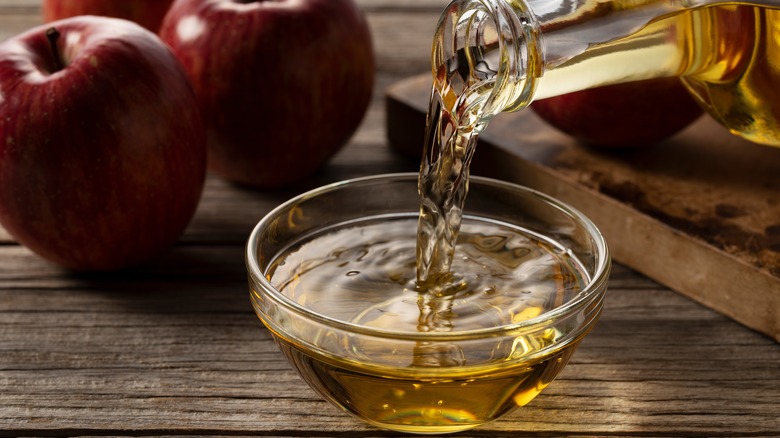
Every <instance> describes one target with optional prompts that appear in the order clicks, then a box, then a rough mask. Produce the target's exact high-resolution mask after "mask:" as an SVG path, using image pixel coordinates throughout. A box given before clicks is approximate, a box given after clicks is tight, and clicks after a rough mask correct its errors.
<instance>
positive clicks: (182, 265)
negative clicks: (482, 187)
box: [0, 0, 780, 437]
mask: <svg viewBox="0 0 780 438" xmlns="http://www.w3.org/2000/svg"><path fill="white" fill-rule="evenodd" d="M359 3H360V4H361V5H362V6H363V7H364V8H365V10H366V13H367V15H368V18H369V21H370V24H371V26H372V30H373V32H374V38H375V47H376V51H377V55H378V59H377V66H378V70H379V71H378V77H377V83H376V92H375V96H374V100H373V102H372V105H371V108H370V110H369V112H368V114H367V116H366V118H365V121H364V123H363V125H362V127H361V128H360V130H359V131H358V132H357V134H356V135H355V136H354V137H353V138H352V139H351V141H350V142H349V144H348V145H347V146H346V147H345V148H344V149H343V151H342V152H341V153H339V154H338V155H337V156H336V157H335V158H334V159H333V160H332V161H331V162H330V163H329V165H328V166H327V168H326V169H324V170H323V171H322V172H321V173H320V174H318V175H317V176H316V177H315V178H312V179H310V180H307V181H306V182H304V183H302V184H299V185H298V186H296V187H293V188H290V189H288V190H284V191H275V192H259V191H250V190H245V189H241V188H238V187H235V186H232V185H230V184H227V183H225V182H223V181H221V180H219V179H217V178H214V177H210V178H209V179H208V181H207V185H206V190H205V193H204V195H203V200H202V202H201V204H200V207H199V210H198V211H197V214H196V216H195V218H194V220H193V221H192V224H191V226H190V227H189V228H188V229H187V231H186V233H185V234H184V236H182V238H181V241H180V242H179V243H178V244H177V245H176V246H175V247H174V248H172V249H171V250H170V251H168V252H166V253H164V254H162V255H161V256H160V257H159V258H157V259H155V260H153V261H151V262H150V263H149V264H147V265H145V266H143V267H140V268H138V269H134V270H130V271H127V272H121V273H113V274H100V275H75V274H72V273H69V272H66V271H64V270H62V269H60V268H58V267H55V266H53V265H51V264H49V263H46V262H44V261H42V260H40V259H39V258H37V257H36V256H35V255H33V254H32V253H30V252H29V251H28V250H27V249H25V248H23V247H21V246H19V245H17V244H16V243H15V242H14V241H13V240H12V239H11V238H10V237H9V236H8V235H7V234H6V233H4V232H2V231H0V436H19V435H26V436H30V435H34V436H41V435H44V436H71V435H125V436H149V435H259V436H275V437H315V436H316V437H366V436H395V435H397V434H394V433H390V432H385V431H380V430H376V429H373V428H371V427H368V426H366V425H364V424H362V423H361V422H359V421H357V420H354V419H352V418H350V417H349V416H347V415H346V414H344V413H342V412H340V411H338V410H336V409H335V408H333V407H332V406H330V405H329V404H327V403H326V402H324V401H323V400H322V399H321V398H320V397H318V396H317V395H316V394H315V393H314V392H313V391H312V390H310V389H309V388H308V387H307V386H306V385H305V384H304V383H303V382H302V381H301V380H300V379H299V378H298V376H297V375H296V374H295V372H294V371H293V370H292V369H291V368H290V366H288V365H287V363H286V362H285V360H284V359H283V358H282V356H281V354H280V353H279V352H278V350H277V348H276V346H275V345H274V343H273V342H272V341H271V339H270V337H269V334H268V332H267V331H266V330H265V329H263V328H262V327H261V325H260V323H259V322H258V320H257V319H256V317H255V316H254V314H253V312H252V310H251V307H250V304H249V298H248V292H247V287H246V277H245V271H244V262H243V245H244V242H245V240H246V238H247V235H248V234H249V232H250V230H251V229H252V227H253V225H254V224H255V223H256V222H257V220H258V219H260V217H261V216H263V215H264V214H265V213H266V212H267V211H269V209H271V208H272V207H274V206H275V205H277V204H278V203H280V202H281V201H283V200H285V199H287V198H289V197H290V196H292V195H294V194H297V193H299V192H300V191H302V190H305V189H308V188H311V187H314V186H317V185H320V184H322V183H325V182H331V181H337V180H341V179H345V178H350V177H356V176H363V175H371V174H377V173H385V172H397V171H416V170H417V167H418V163H416V162H414V161H411V160H409V159H407V158H405V157H403V156H401V155H400V154H398V153H396V152H395V151H394V150H393V149H391V148H390V147H389V146H388V143H387V140H386V136H385V130H384V105H383V96H384V90H385V89H387V87H388V86H389V85H390V84H392V83H394V82H396V81H398V80H400V79H402V78H405V77H408V76H410V75H413V74H416V73H419V72H424V71H426V70H427V68H428V63H429V59H428V56H429V51H430V40H431V35H432V32H433V28H434V25H435V23H436V19H437V17H438V15H439V13H440V11H441V9H442V7H443V5H444V3H445V1H444V0H360V1H359ZM38 8H39V7H38V2H37V1H35V0H0V40H3V39H5V38H7V37H9V36H11V35H13V34H15V33H18V32H20V31H22V30H24V29H26V28H29V27H31V26H33V25H35V24H37V23H38V22H39V18H38V17H39V9H38ZM477 153H479V152H477ZM778 417H780V345H778V344H777V343H776V342H775V341H773V340H772V339H770V338H768V337H766V336H763V335H760V334H757V333H755V332H752V331H750V330H748V329H746V328H744V327H742V326H741V325H738V324H737V323H735V322H732V321H731V320H729V319H727V318H725V317H723V316H721V315H718V314H716V313H714V312H712V311H710V310H708V309H706V308H704V307H702V306H700V305H698V304H696V303H694V302H692V301H690V300H688V299H686V298H684V297H682V296H681V295H679V294H677V293H675V292H673V291H671V290H669V289H668V288H666V287H664V286H661V285H659V284H657V283H655V282H653V281H651V280H649V279H647V278H644V277H642V276H640V275H638V274H636V273H635V272H632V271H630V270H628V269H626V268H625V267H621V266H620V265H616V266H615V268H614V274H613V275H612V279H611V289H610V291H609V293H608V298H607V303H606V308H605V310H604V314H603V316H602V318H601V321H600V322H599V324H598V326H597V327H596V329H595V330H594V331H593V332H592V334H591V335H590V336H589V337H588V338H587V339H586V340H585V341H584V342H583V343H582V346H581V347H580V349H579V351H578V352H577V354H575V356H574V358H573V359H572V361H571V363H570V365H569V366H568V367H567V368H566V369H565V370H564V371H563V373H562V374H561V375H560V377H559V378H558V380H557V381H556V382H555V383H554V384H553V385H551V386H550V387H549V388H548V389H546V390H545V392H543V393H542V395H540V396H539V397H538V398H537V399H536V400H534V401H533V402H532V403H531V404H530V405H528V406H526V407H525V408H522V409H520V410H518V411H516V412H515V413H513V414H511V415H509V416H507V417H506V418H504V419H501V420H499V421H497V422H495V423H493V424H490V425H486V426H483V427H481V428H478V429H475V430H473V431H470V432H465V433H462V434H459V435H457V436H478V437H499V436H510V435H511V436H642V437H646V436H668V437H679V436H696V437H704V436H708V437H709V436H724V437H748V436H780V419H778Z"/></svg>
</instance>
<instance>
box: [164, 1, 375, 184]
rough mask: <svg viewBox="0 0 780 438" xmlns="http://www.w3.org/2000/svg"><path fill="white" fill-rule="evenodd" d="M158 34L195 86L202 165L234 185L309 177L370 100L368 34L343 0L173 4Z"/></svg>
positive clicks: (349, 133)
mask: <svg viewBox="0 0 780 438" xmlns="http://www.w3.org/2000/svg"><path fill="white" fill-rule="evenodd" d="M160 36H161V37H162V39H163V40H164V41H166V42H167V43H168V44H169V45H170V46H171V48H172V49H173V51H174V53H176V56H178V57H179V59H180V60H181V61H182V63H183V64H184V67H185V68H186V70H187V72H188V73H189V76H190V79H191V80H192V82H193V85H194V87H195V92H196V94H197V96H198V100H199V102H200V107H201V109H202V111H203V113H204V118H205V120H206V128H207V131H208V151H209V168H210V169H211V170H212V171H213V172H214V173H216V174H218V175H221V176H222V177H224V178H225V179H228V180H231V181H234V182H237V183H240V184H245V185H249V186H254V187H257V188H274V187H280V186H284V185H288V184H291V183H293V182H296V181H298V180H300V179H302V178H304V177H306V176H307V175H310V174H312V173H314V172H315V171H317V170H318V169H320V168H321V167H323V166H324V165H325V163H326V162H327V161H328V159H329V158H330V157H331V156H333V155H334V154H335V153H336V152H337V151H338V150H339V149H340V148H341V147H342V146H343V145H344V144H345V143H346V142H347V140H348V139H349V138H350V137H351V136H352V134H353V133H354V131H355V130H356V128H357V127H358V125H359V124H360V122H361V120H362V119H363V116H364V115H365V111H366V108H367V106H368V103H369V101H370V99H371V93H372V89H373V80H374V70H375V66H374V54H373V48H372V42H371V35H370V32H369V28H368V25H367V23H366V20H365V17H364V15H363V13H362V11H361V10H360V9H359V8H358V7H357V6H356V5H355V4H354V2H353V1H352V0H275V1H263V0H255V1H251V0H243V1H242V0H177V1H175V2H174V3H173V5H172V6H171V9H170V11H169V12H168V15H167V16H166V17H165V20H164V21H163V24H162V27H161V29H160Z"/></svg>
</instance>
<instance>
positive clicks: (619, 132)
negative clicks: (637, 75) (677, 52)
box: [531, 77, 702, 148]
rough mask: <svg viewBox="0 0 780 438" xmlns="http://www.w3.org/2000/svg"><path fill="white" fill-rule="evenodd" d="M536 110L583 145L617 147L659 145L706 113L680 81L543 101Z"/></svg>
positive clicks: (603, 89)
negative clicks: (658, 143)
mask: <svg viewBox="0 0 780 438" xmlns="http://www.w3.org/2000/svg"><path fill="white" fill-rule="evenodd" d="M531 108H533V110H534V111H535V112H536V114H538V115H539V116H540V117H541V118H542V119H544V120H545V121H546V122H548V123H549V124H550V125H552V126H554V127H556V128H557V129H559V130H561V131H563V132H565V133H566V134H568V135H570V136H572V137H575V138H576V139H578V140H580V141H582V142H583V143H587V144H590V145H593V146H603V147H613V148H615V147H632V146H643V145H648V144H652V143H657V142H659V141H661V140H664V139H666V138H669V137H671V136H673V135H674V134H676V133H677V132H679V131H681V130H682V129H683V128H685V127H687V126H688V125H690V124H691V123H692V122H693V121H694V120H696V119H697V118H699V116H701V114H702V109H701V107H700V106H699V105H698V104H697V103H696V101H694V100H693V98H692V97H691V96H690V94H689V93H688V91H687V90H686V89H685V87H684V86H683V84H682V83H681V81H680V80H679V79H678V78H675V77H671V78H659V79H648V80H643V81H636V82H629V83H624V84H617V85H607V86H603V87H598V88H592V89H588V90H582V91H577V92H574V93H569V94H564V95H561V96H556V97H551V98H547V99H542V100H538V101H536V102H533V103H532V104H531Z"/></svg>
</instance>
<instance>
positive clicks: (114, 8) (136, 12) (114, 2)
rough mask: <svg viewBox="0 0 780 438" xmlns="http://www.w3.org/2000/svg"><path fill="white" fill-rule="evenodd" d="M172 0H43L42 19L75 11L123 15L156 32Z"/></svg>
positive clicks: (50, 19) (73, 14) (91, 13)
mask: <svg viewBox="0 0 780 438" xmlns="http://www.w3.org/2000/svg"><path fill="white" fill-rule="evenodd" d="M172 2H173V0H43V4H42V5H41V12H42V13H43V21H44V22H47V23H48V22H51V21H55V20H60V19H63V18H69V17H75V16H77V15H102V16H106V17H116V18H124V19H125V20H130V21H134V22H136V23H138V24H140V25H141V26H143V27H145V28H147V29H149V30H151V31H152V32H157V30H158V29H160V23H162V20H163V17H165V13H166V12H168V7H170V6H171V3H172Z"/></svg>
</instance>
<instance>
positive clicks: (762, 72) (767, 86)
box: [536, 2, 780, 146]
mask: <svg viewBox="0 0 780 438" xmlns="http://www.w3.org/2000/svg"><path fill="white" fill-rule="evenodd" d="M616 3H620V2H616ZM553 33H554V32H553ZM549 38H551V39H555V38H556V37H555V36H552V35H551V36H550V37H549ZM549 67H554V68H549ZM616 72H619V73H616ZM616 74H617V75H619V76H623V77H625V78H630V79H636V80H638V79H647V78H651V77H659V76H679V77H680V78H681V79H682V81H683V83H684V84H685V85H686V86H687V88H688V90H689V91H690V92H691V94H692V95H693V96H694V97H695V98H696V99H697V100H698V101H699V103H700V104H701V105H702V106H703V107H704V109H705V110H706V111H707V112H708V113H709V114H710V115H711V116H712V117H713V118H715V119H716V120H717V121H718V122H720V123H721V124H722V125H723V126H724V127H726V128H727V129H728V130H729V131H730V132H731V133H733V134H736V135H739V136H741V137H744V138H746V139H747V140H750V141H752V142H755V143H760V144H764V145H771V146H780V105H777V102H780V10H777V9H768V8H764V7H758V6H750V5H745V4H741V5H737V4H730V5H721V6H709V7H702V8H698V9H694V10H689V11H685V12H681V13H675V14H671V15H665V16H661V17H658V18H654V19H653V20H652V21H651V22H650V23H649V24H647V26H646V27H644V28H642V29H641V30H639V31H638V32H636V33H634V34H632V35H629V36H627V37H623V38H618V39H616V40H614V41H608V42H605V43H602V44H598V45H596V46H594V47H593V48H591V49H590V50H589V51H587V52H585V53H583V54H581V55H578V56H575V57H574V58H572V59H570V60H568V61H566V62H564V63H562V64H560V65H558V66H550V65H548V70H547V71H546V73H545V74H544V76H543V77H542V79H541V80H540V81H539V88H538V90H537V93H536V98H537V99H541V98H544V97H549V96H553V95H559V94H565V93H568V92H571V91H576V90H578V89H582V88H586V87H590V86H594V85H601V84H602V83H607V82H612V81H614V77H615V75H616Z"/></svg>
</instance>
